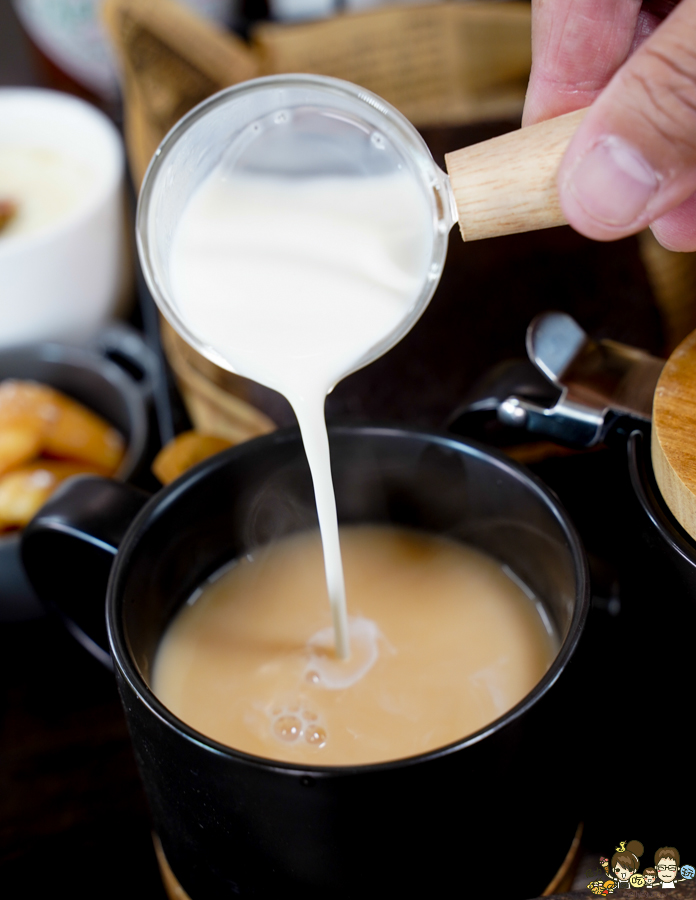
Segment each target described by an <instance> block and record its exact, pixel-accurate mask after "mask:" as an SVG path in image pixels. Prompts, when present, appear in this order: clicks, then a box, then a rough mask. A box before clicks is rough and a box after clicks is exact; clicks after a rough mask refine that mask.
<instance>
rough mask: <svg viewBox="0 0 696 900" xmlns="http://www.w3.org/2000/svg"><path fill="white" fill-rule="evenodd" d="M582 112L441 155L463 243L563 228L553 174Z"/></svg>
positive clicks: (556, 170) (555, 173)
mask: <svg viewBox="0 0 696 900" xmlns="http://www.w3.org/2000/svg"><path fill="white" fill-rule="evenodd" d="M586 112H587V110H586V109H578V110H576V111H575V112H571V113H566V115H564V116H559V117H558V118H556V119H548V120H547V121H546V122H539V124H537V125H530V126H529V127H528V128H520V129H519V130H518V131H511V132H510V133H509V134H503V135H501V136H500V137H496V138H493V139H492V140H490V141H484V142H483V143H481V144H474V145H473V146H472V147H464V148H463V149H462V150H455V151H454V152H453V153H448V154H447V155H446V156H445V162H446V164H447V171H448V173H449V177H450V184H451V185H452V191H453V193H454V199H455V202H456V205H457V215H458V218H459V228H460V230H461V233H462V238H463V239H464V240H465V241H478V240H481V238H488V237H497V236H499V235H502V234H516V233H517V232H520V231H536V230H537V229H539V228H552V227H553V226H554V225H565V224H566V220H565V218H564V217H563V213H562V212H561V206H560V203H559V200H558V189H557V187H556V175H557V174H558V167H559V166H560V164H561V159H562V158H563V154H564V153H565V151H566V148H567V146H568V144H569V143H570V139H571V138H572V137H573V135H574V134H575V131H576V129H577V127H578V125H579V124H580V122H581V121H582V118H583V116H584V115H585V113H586Z"/></svg>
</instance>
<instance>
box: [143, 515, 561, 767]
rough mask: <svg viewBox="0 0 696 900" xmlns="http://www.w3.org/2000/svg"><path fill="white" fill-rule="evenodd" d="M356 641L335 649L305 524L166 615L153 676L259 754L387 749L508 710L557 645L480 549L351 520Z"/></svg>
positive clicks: (441, 735) (503, 569) (349, 578)
mask: <svg viewBox="0 0 696 900" xmlns="http://www.w3.org/2000/svg"><path fill="white" fill-rule="evenodd" d="M341 551H342V556H343V565H344V571H345V576H346V592H347V596H348V600H349V604H350V606H349V609H350V612H351V615H350V617H349V620H348V625H349V633H350V639H351V640H350V644H351V655H350V658H349V659H348V660H338V659H336V656H335V652H334V647H333V629H332V628H331V620H330V617H329V607H328V603H327V598H326V584H325V580H324V571H323V563H322V552H321V542H320V540H319V535H318V533H317V532H312V531H309V532H307V531H303V532H298V533H296V534H293V535H291V536H288V537H285V538H283V539H282V540H280V541H277V542H275V543H273V544H270V545H266V546H265V547H261V548H259V549H258V550H254V551H252V552H251V553H249V554H248V555H247V556H244V557H242V558H241V559H239V560H236V561H235V562H234V563H233V564H231V565H230V566H227V567H225V568H224V569H223V570H221V571H219V572H217V573H216V574H215V575H214V576H213V577H212V578H211V579H209V581H208V582H207V583H206V584H205V585H203V586H202V587H201V588H200V589H199V590H198V591H196V592H195V593H194V594H193V595H192V596H191V598H190V600H189V602H188V603H187V604H186V605H185V606H184V607H183V608H182V609H181V611H180V612H179V613H178V615H177V616H176V618H175V619H174V621H173V623H172V624H171V625H170V626H169V628H168V630H167V632H166V634H165V636H164V638H163V640H162V642H161V645H160V649H159V651H158V655H157V659H156V662H155V666H154V672H153V682H152V687H153V690H154V692H155V694H156V695H157V696H158V697H159V699H160V700H161V701H162V702H163V703H164V705H165V706H166V707H167V708H168V709H169V710H171V711H172V712H173V713H174V714H175V715H177V716H178V717H179V718H180V719H181V720H182V721H184V722H186V723H187V724H188V725H190V726H191V727H193V728H195V729H196V730H197V731H199V732H201V733H202V734H205V735H207V736H208V737H212V738H214V739H215V740H217V741H220V742H221V743H223V744H227V745H228V746H230V747H234V748H235V749H237V750H243V751H245V752H247V753H251V754H254V755H256V756H263V757H267V758H270V759H281V760H286V761H288V762H298V763H304V764H312V765H355V764H363V763H376V762H384V761H387V760H391V759H398V758H403V757H408V756H415V755H417V754H420V753H424V752H427V751H429V750H434V749H436V748H437V747H442V746H445V745H447V744H451V743H453V742H455V741H457V740H459V739H461V738H463V737H465V736H467V735H469V734H472V733H473V732H475V731H478V730H479V729H480V728H483V727H484V726H486V725H488V724H489V723H490V722H492V721H493V720H495V719H497V718H498V717H500V716H502V715H503V714H504V713H505V712H507V711H508V710H509V709H511V708H512V707H513V706H515V705H516V704H517V703H518V702H519V701H520V700H521V699H522V698H523V697H524V696H525V695H526V694H527V693H529V691H531V690H532V688H533V687H534V686H535V685H536V684H537V683H538V682H539V681H540V680H541V678H542V677H543V675H544V673H545V672H546V670H547V669H548V667H549V665H550V663H551V660H552V659H553V657H554V656H555V654H556V651H557V640H556V636H555V634H554V633H553V629H552V626H551V623H550V621H549V618H548V616H547V615H546V611H545V609H544V607H543V606H542V605H541V604H540V603H538V602H537V603H535V602H534V598H533V597H532V596H530V592H529V590H528V589H527V588H525V586H524V585H522V584H521V583H520V582H519V581H518V579H516V577H515V576H514V574H513V573H512V572H511V570H510V569H509V568H508V567H507V566H505V565H503V566H501V565H500V564H499V563H498V562H496V561H494V560H493V559H492V558H491V557H489V556H488V555H486V554H485V553H483V552H482V551H481V550H477V549H475V548H473V547H470V546H467V545H466V544H462V543H460V542H458V541H454V540H451V539H448V538H445V537H441V536H437V535H429V534H426V533H425V532H419V531H413V530H409V529H403V528H396V527H394V526H390V525H356V526H350V527H345V528H342V529H341Z"/></svg>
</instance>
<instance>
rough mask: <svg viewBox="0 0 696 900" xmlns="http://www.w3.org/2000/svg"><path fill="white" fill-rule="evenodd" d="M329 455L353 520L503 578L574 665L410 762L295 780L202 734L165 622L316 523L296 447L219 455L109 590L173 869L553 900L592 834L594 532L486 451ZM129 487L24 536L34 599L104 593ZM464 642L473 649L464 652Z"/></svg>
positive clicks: (168, 492)
mask: <svg viewBox="0 0 696 900" xmlns="http://www.w3.org/2000/svg"><path fill="white" fill-rule="evenodd" d="M330 442H331V456H332V468H333V477H334V484H335V490H336V499H337V506H338V513H339V519H340V521H341V522H342V523H347V524H348V523H366V522H371V523H380V522H382V523H386V522H389V523H394V524H397V525H403V526H406V527H410V528H417V529H422V530H425V531H429V532H433V533H439V534H445V535H447V536H449V537H450V538H454V539H457V540H461V541H465V542H467V543H469V544H472V545H474V546H476V547H478V548H480V549H481V550H483V551H485V552H486V553H488V554H489V555H491V556H492V557H494V558H496V559H497V560H499V561H500V562H503V563H506V564H507V565H508V566H510V568H511V569H512V570H513V571H514V572H515V573H516V574H517V575H518V576H519V577H520V578H521V579H522V580H523V581H524V582H525V583H526V584H527V585H528V586H529V587H530V588H531V589H532V590H533V591H534V593H535V594H536V596H538V597H539V598H540V599H541V600H542V601H543V603H544V605H545V607H546V609H547V612H548V614H549V616H550V618H551V620H552V621H553V623H554V624H555V627H556V629H557V633H558V635H559V637H560V642H561V646H560V649H559V652H558V655H557V656H556V658H555V660H554V662H553V663H552V665H551V667H550V668H549V670H548V671H547V673H546V674H545V676H544V677H543V678H542V680H541V681H540V682H539V684H538V685H537V686H536V687H535V688H534V689H533V690H532V691H531V692H530V693H529V694H528V695H527V696H526V697H525V698H524V699H523V700H522V701H521V702H520V703H518V704H517V706H515V707H514V708H513V709H511V710H510V711H509V712H507V713H506V714H505V715H504V716H501V717H500V718H499V719H497V720H496V721H495V722H492V723H491V724H490V725H488V726H486V727H485V728H483V729H481V730H480V731H478V732H477V733H475V734H473V735H468V736H465V737H463V738H462V740H460V741H457V742H455V743H453V744H450V745H449V746H447V747H443V748H441V749H438V750H435V751H432V752H429V753H425V754H422V755H420V756H417V757H412V758H408V759H401V760H397V761H394V762H386V763H380V764H375V765H362V766H344V767H341V766H335V767H322V766H311V765H302V766H300V765H296V764H291V763H285V762H277V761H273V760H268V759H262V758H258V757H254V756H250V755H248V754H246V753H242V752H239V751H236V750H234V749H230V748H229V747H226V746H223V745H222V744H219V743H217V742H216V741H214V740H211V739H209V738H207V737H205V736H203V735H201V734H199V733H197V732H196V731H194V730H193V729H192V728H189V727H188V726H187V725H186V724H185V723H183V722H181V721H180V720H178V719H177V718H176V717H175V716H174V715H172V714H171V713H170V712H169V711H168V710H167V709H166V708H165V707H164V706H163V705H162V704H161V703H160V702H159V701H158V700H157V698H156V697H155V696H154V695H153V693H152V692H151V689H150V678H151V671H152V663H153V659H154V656H155V653H156V651H157V647H158V643H159V641H160V638H161V637H162V634H163V632H164V631H165V629H166V627H167V625H168V624H169V622H170V621H171V619H172V617H173V616H174V615H175V613H176V612H177V610H178V609H179V608H180V607H181V605H182V604H183V603H185V602H186V600H187V599H188V598H189V597H190V595H191V594H192V592H193V591H194V590H195V589H196V588H197V587H198V586H199V585H200V583H201V582H202V581H204V580H205V579H206V578H207V577H208V576H210V575H211V574H212V573H213V572H214V571H215V570H217V569H218V568H219V567H220V566H221V565H223V564H224V563H225V562H227V561H229V560H230V559H231V558H234V557H237V556H239V555H241V554H244V553H246V552H248V551H249V550H250V549H251V548H253V547H256V546H258V545H261V544H264V543H266V542H268V541H269V540H273V539H274V538H278V537H281V536H282V535H284V534H288V533H290V532H293V531H297V530H300V529H305V528H308V527H316V513H315V508H314V500H313V493H312V485H311V479H310V475H309V470H308V467H307V462H306V458H305V455H304V450H303V447H302V443H301V440H300V437H299V434H298V432H297V431H296V430H288V431H279V432H275V433H273V434H270V435H267V436H264V437H262V438H258V439H257V440H254V441H251V442H248V443H246V444H243V445H240V446H238V447H235V448H232V449H231V450H229V451H226V452H224V453H222V454H219V455H218V456H215V457H212V458H211V459H209V460H206V461H205V462H203V463H201V464H200V465H199V466H197V467H196V468H194V469H192V470H191V471H190V472H188V473H186V474H185V475H184V476H183V477H182V478H180V479H179V480H178V481H176V482H174V483H173V484H171V485H170V486H168V487H167V488H165V489H164V490H162V491H161V492H160V493H159V494H157V495H156V496H155V497H153V498H152V499H151V500H150V501H149V502H147V503H146V504H145V506H144V507H143V508H142V509H141V510H140V512H139V513H138V514H137V516H136V517H135V520H134V521H133V523H132V525H131V526H130V528H129V529H128V531H127V533H126V534H125V536H124V537H123V540H122V541H121V544H120V549H119V550H118V554H117V555H116V559H115V563H114V565H113V568H112V570H111V575H110V578H109V584H108V591H107V619H108V631H109V640H110V646H111V652H112V654H113V657H114V661H115V669H116V675H117V679H118V683H119V688H120V691H121V696H122V700H123V704H124V708H125V711H126V716H127V719H128V723H129V727H130V731H131V735H132V740H133V745H134V748H135V753H136V757H137V760H138V764H139V767H140V772H141V775H142V779H143V782H144V785H145V790H146V793H147V796H148V799H149V802H150V807H151V811H152V816H153V820H154V827H155V830H156V832H157V834H158V835H159V838H160V840H161V843H162V847H163V850H164V853H165V855H166V857H167V860H168V861H169V864H170V866H171V868H172V870H173V872H174V874H175V876H176V878H177V879H178V880H179V882H180V883H181V885H182V886H183V888H184V889H185V891H186V892H187V893H188V894H189V895H190V897H191V898H193V900H200V898H211V897H215V898H222V897H232V896H237V895H241V896H250V897H254V896H255V897H274V898H275V897H282V896H284V895H286V893H287V892H289V891H291V892H293V893H292V895H293V896H300V894H299V893H295V892H299V891H302V892H303V894H302V896H308V897H309V896H313V892H314V891H317V892H319V891H320V892H322V894H323V892H326V895H327V896H331V897H334V898H346V897H361V898H363V897H371V896H375V897H377V896H380V897H381V896H385V895H387V894H390V895H397V896H414V897H415V896H438V895H444V892H445V890H447V891H449V890H451V887H452V885H455V884H456V885H460V886H461V890H462V891H464V890H465V885H466V884H475V885H480V886H482V887H483V886H485V887H486V893H487V894H488V895H490V896H501V897H502V896H505V897H507V898H511V897H519V898H527V897H531V896H534V895H536V894H539V893H540V892H541V891H542V890H543V889H544V888H545V886H546V885H547V884H548V883H549V881H550V880H551V879H552V878H553V876H554V874H555V872H556V870H557V869H558V867H559V866H560V865H561V863H562V861H563V859H564V856H565V855H566V852H567V851H568V849H569V847H570V845H571V842H572V840H573V836H574V834H575V832H576V828H577V825H578V812H577V805H576V803H575V801H574V799H573V788H574V786H576V784H577V779H576V774H577V773H576V771H575V761H576V759H577V756H578V752H579V748H578V746H577V744H576V742H575V739H574V735H573V731H574V726H573V723H574V717H575V715H576V712H577V706H576V703H577V700H578V697H579V696H580V692H579V686H578V681H579V674H580V673H579V671H578V666H577V659H576V657H577V654H576V652H575V651H576V648H577V645H578V641H579V639H580V636H581V632H582V629H583V624H584V621H585V617H586V614H587V607H588V582H587V573H586V563H585V558H584V554H583V551H582V548H581V546H580V543H579V540H578V538H577V535H576V533H575V531H574V529H573V527H572V525H571V524H570V522H569V520H568V518H567V517H566V515H565V513H564V512H563V510H562V509H561V507H560V505H559V504H558V501H557V500H556V499H555V498H554V496H553V495H552V494H551V493H550V492H549V491H548V490H547V489H546V488H545V487H544V486H543V485H542V484H541V482H539V481H537V480H536V479H535V478H534V477H533V476H531V475H530V474H528V473H526V472H525V471H524V470H523V469H522V468H521V467H519V466H517V465H515V464H514V463H511V462H510V461H509V460H508V459H506V458H505V457H504V456H502V455H501V454H498V453H496V452H495V451H490V450H488V449H485V448H483V447H482V446H480V445H477V444H474V443H465V442H461V441H459V440H454V439H451V438H448V437H445V436H437V435H431V434H422V433H419V432H415V431H408V430H404V429H393V428H378V427H362V428H348V427H338V428H333V429H330ZM127 490H128V489H127V488H125V487H124V486H122V485H115V484H113V483H105V482H102V481H100V480H99V479H91V478H90V479H82V480H76V481H74V482H73V483H72V484H68V485H67V486H66V487H65V488H64V489H63V490H62V492H61V493H60V494H58V495H56V497H55V498H54V499H53V500H52V501H51V502H50V503H49V504H48V505H47V506H46V507H45V508H44V510H43V511H42V513H41V514H40V516H39V517H37V519H35V520H34V522H33V523H32V524H31V525H30V526H29V527H28V528H27V530H26V533H25V536H24V560H25V565H26V566H27V569H28V571H29V572H30V574H31V575H32V578H33V579H34V581H35V584H36V585H37V588H38V589H40V590H41V589H44V588H45V586H46V584H47V583H48V582H49V581H55V579H61V578H65V577H71V576H72V577H73V578H74V573H75V571H76V568H75V567H76V564H77V565H79V566H80V567H81V568H82V571H84V572H89V573H91V575H93V576H94V577H95V578H98V577H99V576H100V572H101V575H102V576H103V572H104V570H105V568H106V566H102V567H101V569H100V566H99V564H98V563H95V559H97V557H98V554H99V552H100V548H101V552H104V553H107V554H108V553H110V552H115V550H114V549H113V546H112V548H111V550H109V549H108V547H109V545H113V544H115V543H116V542H117V541H118V540H119V533H120V531H121V527H122V524H123V522H122V519H123V518H124V517H128V516H130V515H132V514H133V511H134V509H135V508H136V507H138V506H140V505H141V503H142V499H141V498H140V497H138V496H135V495H132V494H127V493H124V492H126V491H127ZM107 532H108V533H107ZM76 561H77V562H76ZM109 561H110V560H109ZM462 645H463V652H465V649H466V636H462ZM452 689H453V690H456V685H453V686H452Z"/></svg>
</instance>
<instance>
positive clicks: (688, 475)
mask: <svg viewBox="0 0 696 900" xmlns="http://www.w3.org/2000/svg"><path fill="white" fill-rule="evenodd" d="M652 463H653V469H654V471H655V479H656V481H657V485H658V487H659V488H660V491H661V493H662V496H663V497H664V499H665V502H666V503H667V506H668V507H669V508H670V510H671V512H672V515H673V516H674V517H675V519H677V521H678V522H679V524H680V525H681V526H682V528H684V529H685V530H686V531H687V532H688V533H689V534H690V535H691V537H692V538H694V539H696V331H693V332H692V333H691V334H690V335H689V336H688V337H687V338H685V340H683V341H682V343H681V344H680V345H679V346H678V347H677V349H676V350H675V351H674V352H673V353H672V355H671V356H670V358H669V359H668V360H667V362H666V363H665V367H664V369H663V370H662V374H661V375H660V380H659V381H658V382H657V387H656V389H655V399H654V401H653V420H652Z"/></svg>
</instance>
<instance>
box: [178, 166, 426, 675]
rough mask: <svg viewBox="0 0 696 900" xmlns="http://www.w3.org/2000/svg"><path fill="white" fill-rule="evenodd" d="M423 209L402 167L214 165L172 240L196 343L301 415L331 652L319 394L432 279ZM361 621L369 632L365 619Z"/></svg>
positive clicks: (333, 582)
mask: <svg viewBox="0 0 696 900" xmlns="http://www.w3.org/2000/svg"><path fill="white" fill-rule="evenodd" d="M432 247H433V225H432V213H431V210H430V208H429V205H428V200H427V198H426V196H425V194H424V192H423V190H422V188H421V187H420V186H419V184H418V183H417V181H416V180H415V179H414V178H413V176H412V175H411V174H410V173H408V172H405V171H403V172H399V171H397V172H394V173H390V174H386V175H384V176H371V177H340V176H331V177H328V176H327V177H324V178H320V177H317V178H297V179H292V178H282V177H277V178H276V177H270V176H253V175H234V174H230V173H229V172H225V171H224V170H223V169H222V168H218V169H216V170H214V171H213V172H212V173H211V174H210V175H209V176H208V177H207V178H206V179H205V180H204V181H203V183H202V184H201V185H200V186H199V188H198V189H197V190H196V192H195V193H194V194H193V196H192V197H191V199H190V201H189V203H188V205H187V206H186V207H185V209H184V211H183V214H182V216H181V218H180V221H179V223H178V226H177V229H176V232H175V234H174V238H173V244H172V249H171V269H170V278H171V293H172V300H173V303H172V305H173V307H174V309H175V311H176V313H177V315H178V316H179V318H180V320H181V322H182V323H183V324H184V326H185V327H186V328H187V329H188V330H189V331H190V332H191V333H192V334H194V335H195V336H196V338H197V339H198V340H199V341H200V342H201V343H202V344H203V345H204V346H205V352H206V354H207V355H208V356H209V357H210V358H211V359H213V360H214V361H216V362H219V363H220V364H221V365H222V366H224V367H225V368H227V369H231V370H233V371H235V372H237V373H239V374H240V375H244V376H246V377H248V378H251V379H253V380H255V381H257V382H259V383H261V384H264V385H266V386H268V387H270V388H273V389H275V390H277V391H279V392H280V393H281V394H284V395H285V397H287V399H288V400H289V401H290V403H291V405H292V407H293V409H294V410H295V413H296V415H297V418H298V421H299V425H300V430H301V432H302V439H303V441H304V446H305V451H306V453H307V458H308V460H309V465H310V468H311V472H312V478H313V482H314V490H315V495H316V503H317V511H318V517H319V526H320V530H321V537H322V543H323V550H324V565H325V570H326V580H327V587H328V593H329V599H330V603H331V610H332V620H333V627H334V632H335V637H336V654H337V656H338V657H339V658H340V659H344V660H346V678H347V679H348V680H349V681H350V680H351V678H352V675H351V674H350V671H349V669H350V662H349V661H348V657H349V656H350V648H349V644H350V639H349V631H350V630H357V631H359V632H360V634H361V635H362V636H363V637H364V634H365V633H366V632H365V626H364V624H361V623H360V621H359V619H355V618H352V619H351V626H350V629H349V625H348V617H347V613H346V601H345V588H344V578H343V570H342V565H341V552H340V546H339V536H338V524H337V519H336V504H335V499H334V494H333V487H332V483H331V469H330V461H329V445H328V439H327V434H326V426H325V422H324V402H325V400H326V395H327V394H328V393H329V391H331V390H332V388H333V387H334V385H335V384H336V383H337V382H338V381H339V380H340V379H341V378H342V377H343V376H345V375H347V374H348V373H349V372H351V371H353V370H354V369H356V368H359V367H360V366H361V364H362V363H363V362H364V361H366V359H368V358H372V357H373V356H374V355H377V354H374V353H373V349H374V348H376V347H380V345H385V346H389V345H390V343H391V340H390V338H391V336H392V335H393V334H394V332H396V331H398V330H399V327H400V325H401V323H402V322H403V321H404V320H405V319H406V318H408V316H409V314H410V313H411V312H412V310H413V308H414V306H415V304H416V302H417V300H418V298H419V296H420V294H421V291H422V289H423V285H424V284H425V283H426V282H427V279H428V277H429V273H428V269H429V265H430V260H431V255H432ZM368 631H369V629H368Z"/></svg>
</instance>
